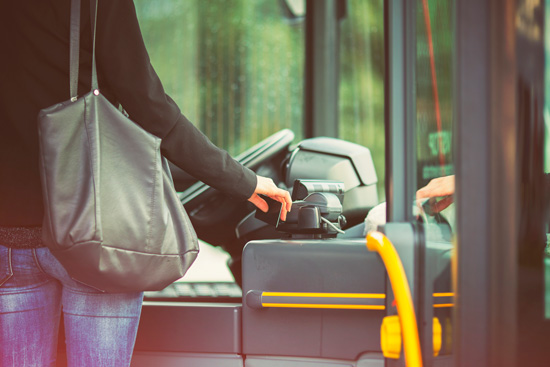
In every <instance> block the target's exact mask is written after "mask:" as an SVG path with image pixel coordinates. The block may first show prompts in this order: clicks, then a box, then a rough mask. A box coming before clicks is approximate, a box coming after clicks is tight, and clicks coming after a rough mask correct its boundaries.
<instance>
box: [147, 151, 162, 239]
mask: <svg viewBox="0 0 550 367" xmlns="http://www.w3.org/2000/svg"><path fill="white" fill-rule="evenodd" d="M159 152H160V147H157V146H155V170H154V176H153V177H154V179H153V187H152V190H151V191H152V192H151V216H150V217H149V220H148V223H147V224H148V226H149V231H148V233H147V239H146V241H145V246H147V247H149V246H151V243H150V241H151V239H152V237H153V224H152V221H153V218H155V215H156V211H155V208H156V207H155V203H156V200H155V199H156V196H155V194H156V191H157V190H156V187H157V181H158V168H159V167H158V162H159Z"/></svg>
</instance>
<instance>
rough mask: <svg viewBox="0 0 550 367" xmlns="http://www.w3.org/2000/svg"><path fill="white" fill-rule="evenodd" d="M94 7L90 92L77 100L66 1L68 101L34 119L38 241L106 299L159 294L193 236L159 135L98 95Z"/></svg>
mask: <svg viewBox="0 0 550 367" xmlns="http://www.w3.org/2000/svg"><path fill="white" fill-rule="evenodd" d="M96 1H97V0H91V9H92V13H91V14H92V16H91V19H92V33H93V44H94V50H93V53H92V54H93V56H92V57H93V59H92V64H93V66H92V90H91V91H90V92H89V93H88V94H86V95H84V96H78V97H77V84H78V61H79V48H80V44H79V40H80V0H72V4H71V45H70V92H71V99H70V100H68V101H65V102H62V103H59V104H56V105H54V106H51V107H48V108H46V109H44V110H42V111H41V112H40V114H39V117H38V125H39V141H40V174H41V179H42V192H43V196H44V204H45V216H44V222H43V229H42V231H43V241H44V243H45V244H46V245H47V246H48V248H49V249H50V250H51V252H52V253H53V254H54V255H55V257H56V258H57V259H58V260H59V261H60V262H61V264H62V265H63V266H64V267H65V269H66V270H67V271H68V273H69V275H70V276H71V277H73V279H75V280H77V281H79V282H82V283H85V284H87V285H89V286H91V287H94V288H97V289H99V290H102V291H105V292H110V293H113V292H134V291H145V290H160V289H163V288H164V287H166V286H167V285H169V284H170V283H172V282H173V281H175V280H177V279H178V278H180V277H182V276H183V275H184V274H185V272H186V271H187V269H188V268H189V267H190V266H191V264H192V263H193V261H194V260H195V258H196V257H197V254H198V250H199V247H198V240H197V236H196V234H195V231H194V229H193V227H192V226H191V223H190V221H189V217H188V216H187V213H186V212H185V210H184V208H183V205H182V204H181V201H180V200H179V198H178V195H177V193H176V191H175V189H174V185H173V181H172V177H171V174H170V171H169V168H168V164H167V161H166V159H165V158H164V157H162V156H161V153H160V143H161V139H159V138H158V137H156V136H154V135H152V134H150V133H148V132H147V131H145V130H143V129H142V128H141V127H139V126H138V125H137V124H135V123H134V122H132V121H131V120H130V119H129V118H127V117H126V116H125V115H124V114H123V113H121V112H120V111H119V110H118V109H117V108H115V107H114V106H113V105H112V104H111V103H110V102H109V101H108V100H107V99H106V98H105V97H104V96H103V95H102V94H101V93H100V92H99V88H98V83H97V73H96V64H95V29H96V19H97V3H96Z"/></svg>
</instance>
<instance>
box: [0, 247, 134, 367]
mask: <svg viewBox="0 0 550 367" xmlns="http://www.w3.org/2000/svg"><path fill="white" fill-rule="evenodd" d="M142 301H143V293H119V294H107V293H101V292H99V291H96V290H95V289H92V288H90V287H88V286H86V285H83V284H80V283H78V282H76V281H75V280H73V279H72V278H71V277H70V276H69V275H68V274H67V272H66V271H65V269H64V268H63V266H62V265H61V264H60V263H59V262H58V261H57V259H56V258H55V257H53V255H52V254H51V253H50V251H49V250H48V249H47V248H38V249H10V248H7V247H4V246H0V367H31V366H37V367H38V366H40V367H43V366H55V360H56V354H57V336H58V331H59V319H60V315H61V310H63V315H64V316H63V317H64V322H65V337H66V345H67V362H68V365H69V366H74V367H88V366H90V367H107V366H112V367H120V366H129V365H130V359H131V356H132V350H133V348H134V342H135V339H136V334H137V328H138V322H139V316H140V314H141V304H142Z"/></svg>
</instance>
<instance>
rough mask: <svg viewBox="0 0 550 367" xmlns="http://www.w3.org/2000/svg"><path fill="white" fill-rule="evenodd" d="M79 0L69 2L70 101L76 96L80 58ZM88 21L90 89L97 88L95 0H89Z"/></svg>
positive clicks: (74, 99)
mask: <svg viewBox="0 0 550 367" xmlns="http://www.w3.org/2000/svg"><path fill="white" fill-rule="evenodd" d="M80 2H81V0H72V2H71V35H70V51H69V53H70V56H69V62H70V71H69V76H70V77H69V90H70V93H71V101H73V102H74V101H76V100H77V98H78V75H79V59H80ZM90 21H91V24H92V90H93V91H95V90H98V88H99V86H98V82H97V67H96V61H95V37H96V29H97V0H90Z"/></svg>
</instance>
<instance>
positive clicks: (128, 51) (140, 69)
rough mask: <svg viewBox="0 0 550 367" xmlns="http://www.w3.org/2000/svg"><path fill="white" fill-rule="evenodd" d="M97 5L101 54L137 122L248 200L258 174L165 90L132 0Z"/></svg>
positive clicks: (188, 166)
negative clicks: (221, 145) (205, 131)
mask: <svg viewBox="0 0 550 367" xmlns="http://www.w3.org/2000/svg"><path fill="white" fill-rule="evenodd" d="M98 4H99V5H98V20H97V38H96V54H97V56H96V59H97V64H98V73H100V74H101V76H102V77H103V79H105V80H106V81H107V84H108V87H109V90H110V92H111V93H112V94H114V97H115V98H116V99H117V100H118V101H119V102H120V103H121V105H122V106H123V107H124V109H125V110H126V111H127V112H128V114H129V115H130V118H131V119H132V120H133V121H135V122H136V123H137V124H139V125H140V126H142V127H143V128H144V129H145V130H147V131H149V132H150V133H152V134H154V135H156V136H158V137H160V138H161V139H162V145H161V149H162V153H163V154H164V156H165V157H166V158H168V160H170V161H171V162H173V163H174V164H176V165H177V166H178V167H180V168H181V169H183V170H185V171H186V172H188V173H189V174H191V175H192V176H194V177H195V178H197V179H199V180H201V181H203V182H205V183H206V184H208V185H210V186H212V187H214V188H216V189H218V190H221V191H223V192H226V193H228V194H230V195H232V196H235V197H238V198H241V199H248V198H249V197H250V196H251V195H252V193H253V192H254V189H255V188H256V175H255V173H254V172H252V171H251V170H249V169H248V168H246V167H243V166H242V165H241V164H240V163H238V162H236V161H235V160H234V159H233V158H232V157H231V156H230V155H229V154H228V153H227V152H226V151H224V150H222V149H219V148H218V147H216V146H215V145H214V144H212V142H210V140H209V139H208V138H207V137H206V136H205V135H204V134H202V133H201V132H200V131H199V130H198V129H197V128H196V127H195V126H194V125H193V124H192V123H191V122H189V120H188V119H187V118H186V117H185V116H184V115H183V114H182V113H181V112H180V109H179V108H178V106H177V105H176V103H175V102H174V101H173V100H172V99H171V98H170V97H169V96H168V95H167V94H166V93H165V92H164V88H163V86H162V83H161V82H160V80H159V78H158V76H157V74H156V72H155V70H154V69H153V67H152V65H151V62H150V59H149V55H148V54H147V50H146V49H145V44H144V41H143V37H142V35H141V30H140V28H139V24H138V20H137V15H136V10H135V7H134V3H133V1H132V0H106V1H98ZM100 81H101V79H100ZM100 88H101V84H100Z"/></svg>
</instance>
